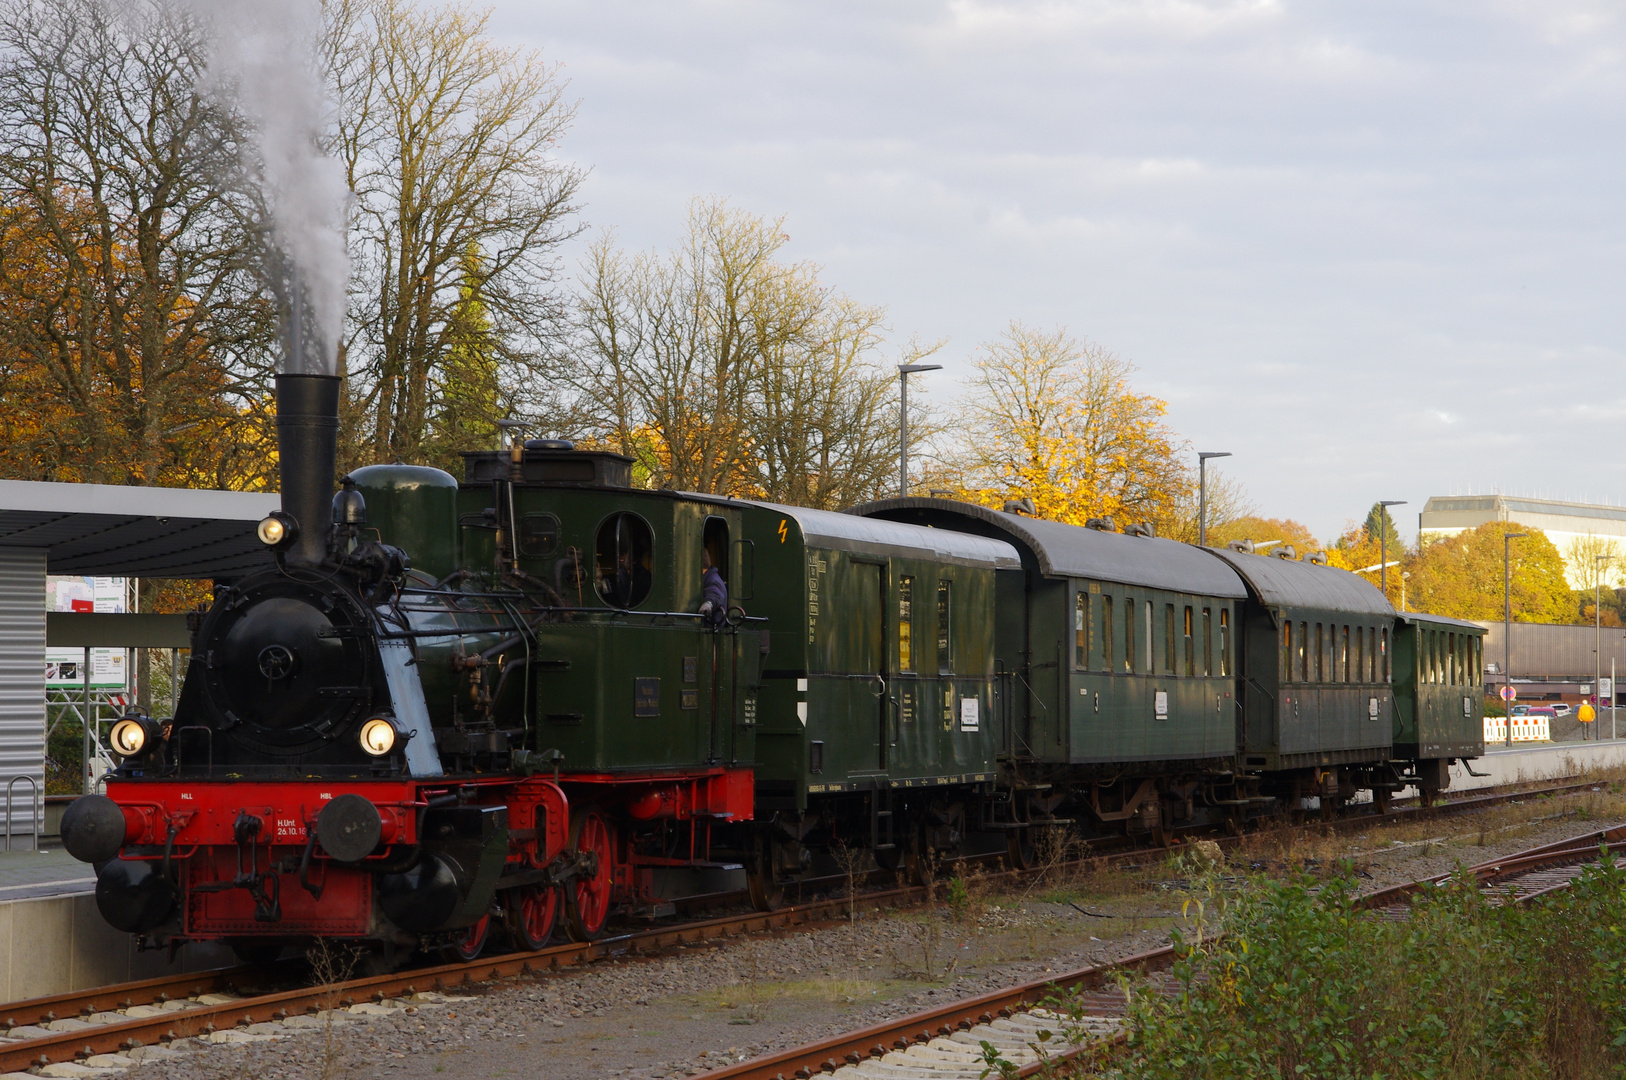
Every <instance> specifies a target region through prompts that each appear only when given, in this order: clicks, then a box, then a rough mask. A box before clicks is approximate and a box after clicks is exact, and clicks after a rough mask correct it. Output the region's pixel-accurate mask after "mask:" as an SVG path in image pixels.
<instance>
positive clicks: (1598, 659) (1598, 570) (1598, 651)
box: [1581, 555, 1615, 733]
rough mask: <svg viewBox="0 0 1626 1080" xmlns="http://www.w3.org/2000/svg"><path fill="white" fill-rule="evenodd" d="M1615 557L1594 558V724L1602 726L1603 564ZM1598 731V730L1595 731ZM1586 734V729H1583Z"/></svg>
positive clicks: (1610, 689) (1596, 556) (1613, 691)
mask: <svg viewBox="0 0 1626 1080" xmlns="http://www.w3.org/2000/svg"><path fill="white" fill-rule="evenodd" d="M1613 558H1614V556H1613V555H1594V556H1592V572H1593V575H1594V578H1593V582H1592V585H1593V597H1592V702H1593V708H1592V722H1593V723H1594V724H1600V723H1601V721H1602V720H1603V718H1602V717H1601V716H1599V715H1598V710H1599V709H1601V708H1603V695H1602V694H1601V693H1599V692H1598V689H1599V687H1598V683H1599V681H1600V680H1602V678H1603V564H1604V563H1606V562H1608V561H1609V560H1610V559H1613ZM1609 696H1610V698H1611V699H1613V698H1614V696H1615V688H1614V687H1613V686H1611V687H1610V688H1609ZM1594 730H1596V729H1594ZM1581 731H1582V732H1583V733H1584V732H1585V731H1586V728H1582V729H1581Z"/></svg>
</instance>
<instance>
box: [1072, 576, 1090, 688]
mask: <svg viewBox="0 0 1626 1080" xmlns="http://www.w3.org/2000/svg"><path fill="white" fill-rule="evenodd" d="M1089 666H1090V594H1089V593H1087V592H1085V591H1084V590H1083V589H1080V590H1079V591H1078V595H1077V596H1075V597H1074V598H1073V668H1074V670H1076V671H1083V670H1085V669H1086V668H1088V667H1089Z"/></svg>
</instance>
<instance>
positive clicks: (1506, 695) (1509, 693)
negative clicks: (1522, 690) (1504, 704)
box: [1502, 686, 1519, 701]
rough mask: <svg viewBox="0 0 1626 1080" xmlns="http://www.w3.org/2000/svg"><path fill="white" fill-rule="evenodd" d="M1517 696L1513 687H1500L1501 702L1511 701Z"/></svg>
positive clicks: (1517, 693)
mask: <svg viewBox="0 0 1626 1080" xmlns="http://www.w3.org/2000/svg"><path fill="white" fill-rule="evenodd" d="M1518 696H1519V692H1518V691H1517V690H1515V689H1513V687H1511V686H1504V687H1502V700H1503V701H1512V700H1513V699H1514V698H1516V697H1518Z"/></svg>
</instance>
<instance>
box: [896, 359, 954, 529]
mask: <svg viewBox="0 0 1626 1080" xmlns="http://www.w3.org/2000/svg"><path fill="white" fill-rule="evenodd" d="M942 370H943V365H942V364H899V365H898V387H899V390H900V393H899V396H898V498H900V499H904V498H908V496H909V376H910V375H912V374H913V373H915V372H917V371H942Z"/></svg>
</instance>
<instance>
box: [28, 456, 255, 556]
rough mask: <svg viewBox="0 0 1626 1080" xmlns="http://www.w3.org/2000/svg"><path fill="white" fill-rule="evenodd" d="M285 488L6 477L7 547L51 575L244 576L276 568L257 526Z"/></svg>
mask: <svg viewBox="0 0 1626 1080" xmlns="http://www.w3.org/2000/svg"><path fill="white" fill-rule="evenodd" d="M279 506H281V498H280V496H278V495H277V494H276V493H274V492H273V493H261V492H242V491H198V490H193V489H189V488H154V487H118V486H114V485H111V484H54V483H42V482H37V481H30V480H0V548H11V549H28V550H32V551H43V552H44V553H45V562H46V571H47V572H48V573H51V574H86V575H91V574H94V575H101V576H108V577H160V578H221V577H226V578H229V577H238V576H241V575H243V574H245V573H248V572H251V571H254V570H258V569H262V568H264V567H268V566H270V565H271V557H270V553H269V552H268V551H267V549H266V547H265V545H263V544H261V543H260V542H259V540H258V539H257V538H256V537H255V535H254V528H255V525H256V524H258V523H259V521H260V520H261V519H262V518H264V517H265V516H266V515H267V514H269V513H270V512H271V511H273V510H276V509H277V508H278V507H279Z"/></svg>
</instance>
